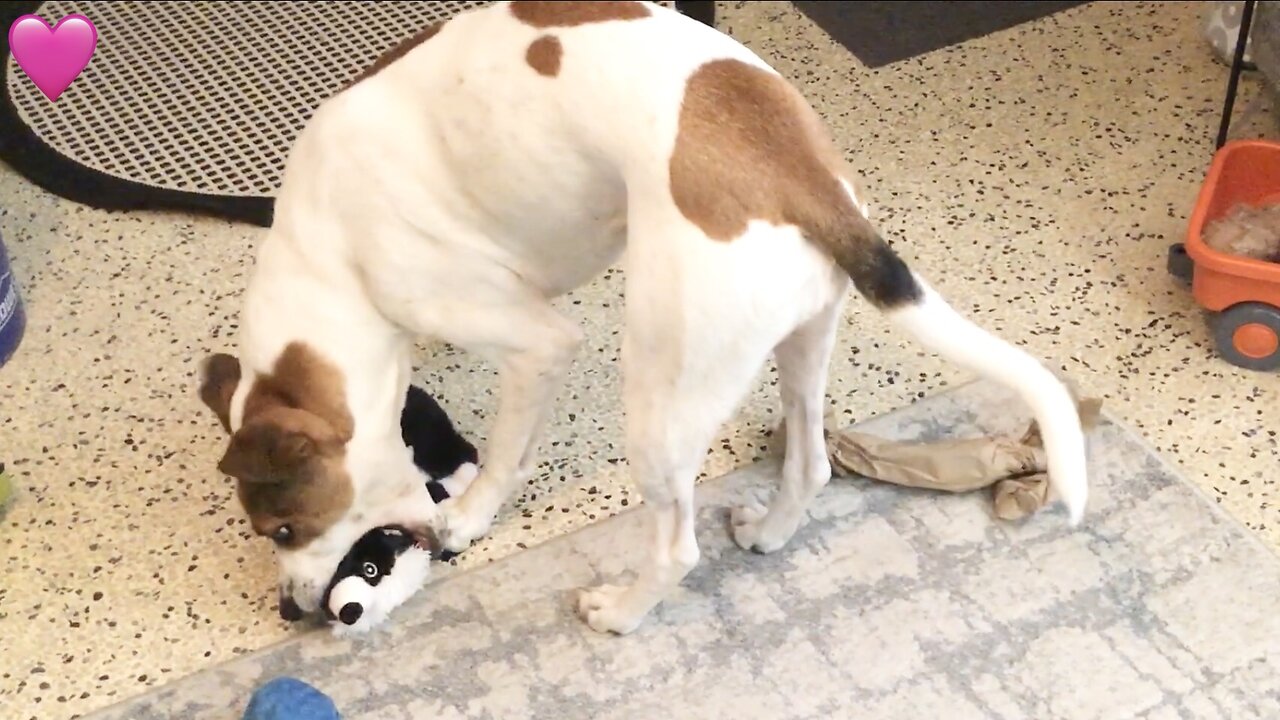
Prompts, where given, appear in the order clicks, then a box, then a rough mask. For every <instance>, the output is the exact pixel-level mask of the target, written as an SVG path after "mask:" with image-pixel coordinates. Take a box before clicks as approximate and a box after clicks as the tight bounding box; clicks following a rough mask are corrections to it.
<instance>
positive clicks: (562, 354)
mask: <svg viewBox="0 0 1280 720" xmlns="http://www.w3.org/2000/svg"><path fill="white" fill-rule="evenodd" d="M523 298H524V300H525V301H524V302H522V303H520V304H514V303H513V304H509V305H503V306H502V307H499V308H493V309H486V310H484V311H477V312H473V313H471V314H470V317H469V318H468V319H469V320H470V321H471V324H470V327H468V328H467V329H466V330H465V331H464V332H461V333H458V334H457V335H455V337H456V338H458V339H456V340H454V342H455V344H457V345H459V346H460V347H463V348H466V349H468V350H472V351H475V352H477V353H479V354H481V355H483V356H485V357H487V358H489V359H490V360H491V362H493V363H494V364H495V365H497V367H498V377H499V400H498V414H497V417H496V418H495V420H494V423H493V425H492V429H491V431H490V433H489V438H488V442H487V443H486V446H485V453H484V456H483V457H482V459H481V467H480V474H479V476H478V477H477V478H476V479H475V480H474V481H473V482H472V483H471V486H470V487H468V488H467V490H466V492H465V493H463V494H462V495H461V496H459V497H457V498H456V499H453V500H451V501H450V502H447V503H445V504H443V505H442V506H441V508H440V518H441V526H440V529H439V536H440V541H441V544H442V545H443V547H444V549H446V550H449V551H451V552H462V551H463V550H465V549H467V547H468V546H470V545H471V543H472V542H473V541H474V540H476V539H477V538H480V537H482V536H484V535H485V534H486V533H487V532H488V531H489V527H490V525H491V524H492V523H493V520H494V518H495V517H496V516H497V514H498V511H499V510H500V509H501V507H502V505H503V503H505V502H506V500H507V499H508V498H509V497H510V496H511V494H512V493H513V492H514V491H515V489H516V488H517V487H519V485H520V484H521V483H524V482H526V481H527V480H528V479H529V477H530V476H531V475H532V473H533V469H534V467H535V465H536V463H537V445H538V442H539V440H540V438H541V434H542V431H543V429H544V427H545V426H546V423H547V418H548V416H549V413H550V409H551V406H552V404H553V403H554V401H555V396H556V394H557V393H558V392H559V390H560V388H561V387H562V386H563V384H564V380H565V376H566V375H567V374H568V371H569V368H570V366H571V365H572V362H573V357H574V355H575V354H576V352H577V348H578V345H579V344H580V343H581V331H580V330H579V329H578V328H577V326H575V325H573V324H572V323H571V322H569V321H568V320H566V319H565V318H564V317H563V316H561V315H560V314H559V313H557V312H556V311H555V310H554V309H553V308H552V307H551V306H550V304H548V303H546V302H545V301H542V300H540V299H538V300H534V299H532V298H529V296H528V295H525V296H523Z"/></svg>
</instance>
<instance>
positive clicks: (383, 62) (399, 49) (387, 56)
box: [350, 21, 448, 85]
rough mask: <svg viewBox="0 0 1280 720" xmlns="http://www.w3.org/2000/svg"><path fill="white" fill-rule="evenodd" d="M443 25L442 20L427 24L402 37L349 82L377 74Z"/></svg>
mask: <svg viewBox="0 0 1280 720" xmlns="http://www.w3.org/2000/svg"><path fill="white" fill-rule="evenodd" d="M445 22H448V21H445ZM444 26H445V23H444V22H438V23H435V24H434V25H428V26H426V27H424V28H422V29H421V30H419V31H418V32H417V33H415V34H414V35H412V36H410V37H408V38H406V39H404V40H403V41H401V42H400V43H399V44H398V45H396V46H394V47H392V48H391V49H390V50H388V51H386V52H385V53H383V54H381V55H379V56H378V59H377V60H374V61H373V64H372V65H370V66H369V67H367V68H365V69H364V70H363V71H362V72H361V73H360V74H359V75H356V76H355V78H353V79H352V80H351V83H350V84H351V85H355V84H356V83H358V82H360V81H362V80H365V79H366V78H371V77H373V76H374V75H377V74H378V73H379V72H381V71H382V69H383V68H385V67H386V66H388V65H390V64H391V63H393V62H395V61H397V60H399V59H400V58H402V57H404V56H405V55H407V54H408V53H409V51H410V50H412V49H414V48H416V47H418V46H419V45H421V44H422V43H424V42H426V41H428V40H430V39H431V38H433V37H435V36H436V34H437V33H439V32H440V30H441V29H442V28H443V27H444Z"/></svg>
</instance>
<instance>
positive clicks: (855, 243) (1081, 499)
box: [812, 211, 1089, 526]
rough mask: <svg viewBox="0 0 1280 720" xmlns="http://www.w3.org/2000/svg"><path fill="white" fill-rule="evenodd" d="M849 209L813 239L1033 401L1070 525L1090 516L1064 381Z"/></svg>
mask: <svg viewBox="0 0 1280 720" xmlns="http://www.w3.org/2000/svg"><path fill="white" fill-rule="evenodd" d="M844 216H845V217H844V219H845V221H846V222H841V223H838V224H839V225H841V226H843V227H842V231H841V232H840V233H834V232H818V233H814V235H815V237H812V239H813V240H814V241H815V242H817V244H818V245H819V246H821V247H823V248H824V249H825V250H826V251H827V252H828V253H829V254H830V255H831V256H832V257H833V258H834V259H835V261H836V262H837V263H838V264H839V265H840V267H841V268H843V269H844V270H845V272H847V273H848V274H849V277H850V278H851V279H852V280H853V284H854V287H856V288H857V290H858V292H859V293H861V294H862V295H863V297H865V298H867V300H869V301H870V302H871V303H872V304H873V305H874V306H875V307H876V308H877V309H879V310H880V311H881V312H883V313H884V314H885V315H886V316H887V317H888V318H889V320H890V321H891V322H892V323H893V324H894V325H896V326H898V327H900V328H903V329H905V330H906V331H907V332H908V333H910V334H911V335H912V336H913V337H914V338H915V339H916V341H917V342H919V343H920V344H921V345H923V346H924V347H925V348H927V349H929V350H931V351H933V352H936V353H938V354H939V355H941V356H942V357H943V358H944V359H946V360H949V361H951V362H954V363H956V364H957V365H959V366H961V367H964V368H966V369H968V370H969V371H971V372H974V373H976V374H978V375H980V376H983V377H986V378H989V379H991V380H993V381H995V382H998V383H1001V384H1003V385H1005V386H1007V387H1009V388H1011V389H1013V390H1014V391H1016V392H1017V393H1018V395H1019V396H1020V397H1021V398H1022V399H1023V401H1025V402H1026V403H1027V404H1028V405H1029V406H1030V407H1031V410H1032V413H1033V415H1034V416H1035V419H1036V422H1037V423H1038V425H1039V427H1040V431H1041V433H1042V435H1043V438H1044V445H1045V451H1046V453H1047V455H1048V459H1049V478H1050V483H1051V484H1052V487H1053V489H1054V491H1055V492H1056V493H1057V495H1058V497H1059V498H1060V499H1061V500H1062V501H1063V503H1064V504H1065V505H1066V507H1067V511H1068V513H1069V516H1070V522H1071V525H1072V526H1075V525H1077V524H1078V523H1079V522H1080V520H1081V519H1082V518H1083V517H1084V511H1085V505H1086V504H1087V502H1088V495H1089V485H1088V473H1087V467H1086V457H1085V442H1084V431H1083V429H1082V427H1081V423H1080V414H1079V411H1078V409H1077V407H1076V403H1075V400H1074V398H1073V397H1072V394H1071V393H1070V392H1069V391H1068V390H1067V388H1066V386H1065V385H1064V384H1063V383H1062V382H1060V381H1059V379H1058V378H1057V377H1056V376H1055V375H1054V374H1053V373H1052V372H1050V371H1049V369H1048V368H1046V367H1045V366H1044V365H1042V364H1041V363H1040V362H1039V361H1037V360H1036V359H1035V358H1033V357H1031V356H1030V355H1029V354H1027V353H1026V352H1024V351H1023V350H1021V349H1019V348H1017V347H1014V346H1013V345H1011V344H1009V343H1008V342H1005V341H1004V340H1001V339H1000V338H998V337H996V336H995V335H992V334H991V333H989V332H987V331H986V330H983V329H982V328H980V327H978V326H977V325H975V324H974V323H972V322H970V321H969V320H968V319H966V318H965V317H963V316H962V315H960V314H959V313H958V312H956V311H955V310H954V309H953V308H952V307H951V306H950V305H949V304H948V303H947V301H946V300H944V299H943V298H942V297H941V296H940V295H939V294H938V293H937V292H935V291H934V290H933V288H931V287H930V286H929V284H928V283H927V282H925V280H924V279H923V278H922V277H920V276H919V275H917V274H916V273H915V272H913V271H912V270H911V269H910V268H909V267H908V266H907V264H906V263H905V262H903V260H902V259H901V258H900V257H898V255H897V253H895V252H894V251H893V249H892V248H891V247H890V246H889V244H888V243H887V242H886V241H885V240H884V238H883V237H882V236H881V235H880V233H879V232H877V231H876V230H875V228H874V227H873V226H872V225H871V223H870V222H869V221H868V220H867V219H866V218H865V217H863V216H862V214H861V213H860V212H856V211H853V212H849V213H844ZM832 229H834V228H832Z"/></svg>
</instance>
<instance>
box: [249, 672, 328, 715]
mask: <svg viewBox="0 0 1280 720" xmlns="http://www.w3.org/2000/svg"><path fill="white" fill-rule="evenodd" d="M341 718H342V716H341V715H339V714H338V708H337V706H335V705H334V704H333V700H330V699H329V696H328V695H325V694H324V693H322V692H320V691H319V690H317V689H315V688H313V687H311V686H310V685H308V684H307V683H304V682H302V681H301V680H296V679H294V678H287V677H280V678H275V679H274V680H272V681H270V682H268V683H267V684H265V685H263V686H262V687H260V688H258V689H257V690H256V691H255V692H254V693H253V697H252V698H250V699H249V707H247V708H245V711H244V718H243V720H341Z"/></svg>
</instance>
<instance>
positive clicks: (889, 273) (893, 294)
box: [849, 238, 924, 310]
mask: <svg viewBox="0 0 1280 720" xmlns="http://www.w3.org/2000/svg"><path fill="white" fill-rule="evenodd" d="M855 270H856V272H855V271H851V272H850V273H849V274H850V276H852V278H853V284H854V286H855V287H856V288H858V292H860V293H862V295H863V296H864V297H866V298H867V299H868V300H870V301H871V303H872V304H874V305H875V306H876V307H877V308H879V309H881V310H893V309H895V308H900V307H904V306H907V305H914V304H916V303H918V302H920V300H921V298H922V297H923V295H924V292H923V290H922V289H921V288H920V284H919V283H918V282H916V278H915V275H913V274H912V272H911V268H909V267H907V264H906V263H905V262H903V260H902V258H900V257H898V254H897V253H895V252H894V251H893V248H891V247H889V243H887V242H885V241H884V240H882V239H879V238H877V239H876V242H874V243H873V244H872V249H871V251H870V253H868V254H867V256H866V257H864V258H863V262H861V263H859V264H858V267H857V268H856V269H855Z"/></svg>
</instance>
